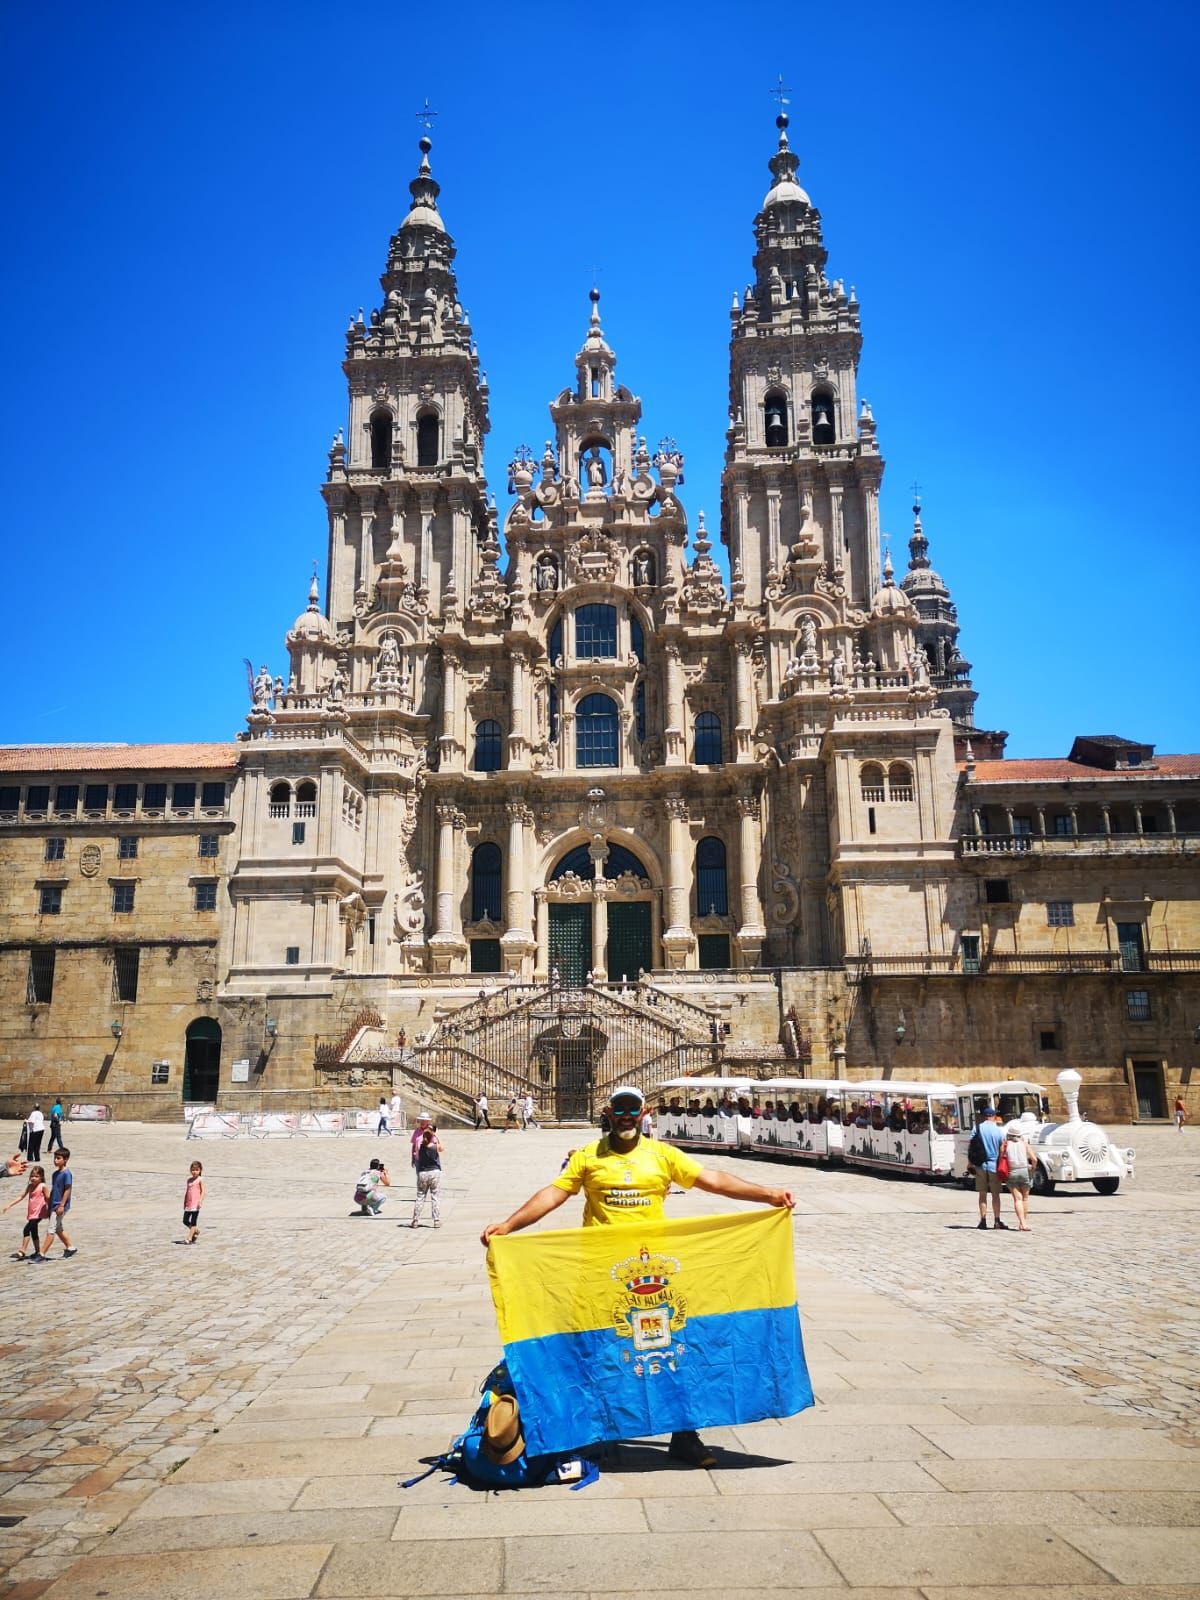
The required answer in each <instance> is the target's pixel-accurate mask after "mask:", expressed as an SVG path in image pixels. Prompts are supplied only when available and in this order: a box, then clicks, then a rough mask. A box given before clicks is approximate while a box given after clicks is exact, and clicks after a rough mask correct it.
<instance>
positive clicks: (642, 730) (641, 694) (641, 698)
mask: <svg viewBox="0 0 1200 1600" xmlns="http://www.w3.org/2000/svg"><path fill="white" fill-rule="evenodd" d="M633 715H634V719H635V721H636V723H637V736H638V743H639V744H641V743H642V742H643V740H644V739H645V737H646V684H645V682H644V681H643V682H641V683H639V684H638V686H637V688H636V689H635V690H634V691H633Z"/></svg>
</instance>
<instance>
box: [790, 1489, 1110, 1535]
mask: <svg viewBox="0 0 1200 1600" xmlns="http://www.w3.org/2000/svg"><path fill="white" fill-rule="evenodd" d="M879 1498H880V1499H881V1500H882V1502H883V1504H884V1505H885V1506H886V1507H887V1509H888V1510H889V1511H890V1512H892V1514H893V1515H894V1516H896V1517H897V1518H898V1519H899V1520H900V1521H901V1522H904V1523H908V1524H910V1525H913V1526H916V1527H938V1528H942V1527H945V1528H953V1527H968V1526H970V1525H971V1524H973V1523H974V1524H979V1525H981V1526H993V1525H1000V1526H1008V1525H1009V1524H1012V1525H1014V1526H1015V1525H1016V1524H1018V1523H1022V1522H1036V1523H1039V1524H1040V1523H1043V1522H1054V1523H1055V1524H1056V1525H1061V1526H1065V1525H1066V1524H1068V1523H1072V1524H1073V1523H1076V1522H1097V1523H1101V1522H1103V1521H1104V1517H1103V1513H1102V1512H1099V1511H1096V1510H1093V1509H1092V1508H1090V1507H1089V1506H1087V1505H1085V1504H1084V1502H1083V1500H1082V1498H1081V1497H1080V1496H1078V1495H1074V1494H1067V1493H1065V1492H1062V1491H1059V1492H1055V1491H1053V1490H1051V1491H1046V1492H1035V1491H1033V1490H1026V1491H1022V1490H1019V1489H1013V1490H1003V1489H996V1490H987V1489H977V1490H973V1491H967V1492H966V1493H962V1494H949V1493H947V1494H883V1495H880V1497H879ZM812 1526H814V1527H819V1526H820V1524H819V1523H813V1524H812Z"/></svg>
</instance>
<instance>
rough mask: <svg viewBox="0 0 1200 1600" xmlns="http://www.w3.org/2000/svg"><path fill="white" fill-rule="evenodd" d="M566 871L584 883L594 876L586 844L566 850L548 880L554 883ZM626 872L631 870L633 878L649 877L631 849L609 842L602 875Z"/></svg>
mask: <svg viewBox="0 0 1200 1600" xmlns="http://www.w3.org/2000/svg"><path fill="white" fill-rule="evenodd" d="M568 872H573V873H574V874H575V876H576V877H577V878H582V879H583V881H584V882H585V883H590V882H591V881H592V879H593V878H594V877H595V876H596V863H595V862H594V861H593V860H592V858H591V856H590V855H589V854H588V847H587V845H586V844H577V845H576V846H575V848H574V850H568V851H567V853H566V855H565V856H564V857H563V858H562V860H561V861H560V862H559V863H558V865H557V866H556V867H555V869H554V871H553V872H552V873H551V874H550V882H551V883H554V882H555V881H556V880H557V879H559V878H561V877H564V876H565V875H566V874H567V873H568ZM626 872H632V873H633V875H634V877H635V878H647V877H649V873H648V872H647V871H646V869H645V867H644V866H643V865H642V863H641V862H640V861H639V860H638V858H637V857H636V856H635V855H634V853H633V851H632V850H626V848H625V846H624V845H623V844H610V845H609V847H608V856H607V859H606V860H605V863H604V876H605V877H606V878H619V877H621V876H622V875H623V874H624V873H626Z"/></svg>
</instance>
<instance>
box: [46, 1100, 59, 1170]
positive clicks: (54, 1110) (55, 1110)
mask: <svg viewBox="0 0 1200 1600" xmlns="http://www.w3.org/2000/svg"><path fill="white" fill-rule="evenodd" d="M62 1121H63V1108H62V1101H61V1100H60V1099H59V1097H58V1096H57V1095H55V1097H54V1104H53V1105H52V1106H51V1107H50V1137H49V1139H48V1140H47V1141H46V1154H47V1155H48V1156H49V1155H53V1154H54V1146H55V1145H56V1144H57V1146H58V1148H59V1149H60V1150H61V1149H62V1147H63V1136H62Z"/></svg>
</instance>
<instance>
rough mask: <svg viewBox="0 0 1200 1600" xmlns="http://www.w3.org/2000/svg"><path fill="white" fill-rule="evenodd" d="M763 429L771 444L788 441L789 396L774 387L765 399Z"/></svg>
mask: <svg viewBox="0 0 1200 1600" xmlns="http://www.w3.org/2000/svg"><path fill="white" fill-rule="evenodd" d="M763 431H764V433H765V434H766V440H767V443H768V444H769V445H780V444H786V443H787V442H788V422H787V396H786V395H784V394H781V393H780V392H779V390H778V389H772V390H771V392H770V394H769V395H767V397H766V399H765V400H764V401H763Z"/></svg>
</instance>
